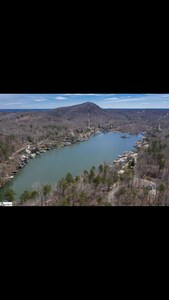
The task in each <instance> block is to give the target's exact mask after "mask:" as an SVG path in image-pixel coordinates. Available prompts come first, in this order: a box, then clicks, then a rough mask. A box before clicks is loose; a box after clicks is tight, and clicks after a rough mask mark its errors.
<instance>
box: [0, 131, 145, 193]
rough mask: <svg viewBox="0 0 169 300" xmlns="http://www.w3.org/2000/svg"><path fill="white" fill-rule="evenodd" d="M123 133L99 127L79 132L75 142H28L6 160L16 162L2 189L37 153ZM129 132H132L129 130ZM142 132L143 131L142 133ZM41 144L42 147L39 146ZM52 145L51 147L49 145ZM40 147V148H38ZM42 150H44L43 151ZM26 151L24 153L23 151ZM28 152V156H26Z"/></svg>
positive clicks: (1, 187) (0, 186) (1, 186)
mask: <svg viewBox="0 0 169 300" xmlns="http://www.w3.org/2000/svg"><path fill="white" fill-rule="evenodd" d="M110 132H112V133H121V134H123V133H124V131H123V132H122V131H118V130H113V129H109V130H99V129H95V130H92V131H91V132H88V133H85V134H83V135H82V134H79V136H78V138H76V140H74V141H73V142H72V141H70V140H66V138H64V139H62V140H61V141H59V142H58V141H50V142H45V143H42V141H40V142H38V143H36V144H32V145H30V144H27V145H25V146H24V147H22V148H21V149H19V150H17V151H16V152H15V153H14V154H12V156H11V157H10V158H9V160H8V161H7V162H6V164H3V165H4V166H7V165H8V164H10V162H11V160H15V163H14V165H13V166H12V168H11V169H12V171H9V173H8V174H9V175H8V177H7V176H6V177H5V180H4V181H3V183H2V184H1V185H0V190H1V189H3V188H4V186H5V185H6V184H7V183H8V182H10V180H11V179H13V178H14V177H15V175H17V174H18V173H19V170H20V169H21V168H22V167H24V166H25V165H26V163H28V162H29V160H30V159H34V158H35V157H36V155H38V154H43V153H45V152H47V151H50V150H52V149H57V148H58V149H59V148H64V147H67V146H71V145H74V144H78V143H80V142H84V141H88V140H89V138H90V137H92V136H95V135H98V134H101V133H103V134H104V133H105V134H106V133H110ZM127 133H129V134H131V133H130V132H127ZM137 134H140V132H139V133H136V134H132V135H137ZM141 134H142V133H141ZM38 145H40V147H39V146H38ZM49 145H50V147H49ZM37 148H38V149H37ZM27 149H31V150H30V151H31V153H29V155H28V153H25V152H26V150H27ZM35 149H37V151H36V152H39V153H38V154H36V152H33V153H35V156H34V157H30V155H32V154H33V153H32V151H35ZM41 151H42V152H41ZM23 152H24V153H23ZM15 154H17V156H16V157H15V156H14V155H15ZM26 154H27V156H28V157H27V156H26ZM21 156H22V157H23V156H26V157H27V158H26V162H25V163H24V165H23V166H22V167H20V165H21V164H22V162H23V161H24V159H22V160H21V158H20V157H21Z"/></svg>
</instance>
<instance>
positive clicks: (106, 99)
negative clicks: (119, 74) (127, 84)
mask: <svg viewBox="0 0 169 300" xmlns="http://www.w3.org/2000/svg"><path fill="white" fill-rule="evenodd" d="M115 99H118V98H117V97H113V98H105V99H104V100H115Z"/></svg>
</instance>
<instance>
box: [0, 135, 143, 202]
mask: <svg viewBox="0 0 169 300" xmlns="http://www.w3.org/2000/svg"><path fill="white" fill-rule="evenodd" d="M123 135H124V133H120V132H109V133H104V134H103V133H101V134H98V135H95V136H92V137H90V138H89V140H88V141H85V142H81V143H77V144H73V145H71V146H67V147H65V148H59V149H52V150H50V151H47V152H46V153H43V154H40V155H38V156H37V157H36V158H34V159H31V160H29V162H28V164H27V165H26V166H25V167H24V168H23V169H21V170H20V171H19V173H18V174H17V175H16V176H15V178H14V179H12V180H11V181H10V182H8V183H7V184H6V185H5V186H4V187H3V188H1V190H0V199H2V194H3V192H4V190H5V189H6V188H9V187H10V188H12V189H14V191H15V192H16V199H19V197H20V195H21V194H22V193H23V192H24V191H25V190H32V189H34V188H35V186H36V184H39V183H42V184H44V183H45V184H46V183H49V184H54V183H56V182H57V181H58V180H59V179H61V178H62V177H65V175H66V174H67V173H68V172H70V173H71V174H72V175H73V176H76V175H78V174H80V173H81V172H83V171H84V170H89V169H90V168H91V167H92V166H95V167H98V166H99V165H100V164H101V163H104V162H106V163H109V164H111V163H113V160H115V159H116V158H117V156H118V155H119V154H122V153H123V152H124V151H131V150H133V149H134V148H133V146H134V144H135V143H136V141H138V140H139V139H141V138H142V137H143V136H142V134H138V135H129V134H128V133H125V135H126V136H129V138H121V136H123Z"/></svg>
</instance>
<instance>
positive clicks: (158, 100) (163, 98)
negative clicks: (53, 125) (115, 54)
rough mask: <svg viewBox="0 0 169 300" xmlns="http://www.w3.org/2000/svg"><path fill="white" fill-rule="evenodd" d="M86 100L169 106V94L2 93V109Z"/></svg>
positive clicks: (115, 104) (123, 105) (121, 105)
mask: <svg viewBox="0 0 169 300" xmlns="http://www.w3.org/2000/svg"><path fill="white" fill-rule="evenodd" d="M86 101H88V102H94V103H96V104H97V105H99V106H100V107H102V108H169V94H0V109H12V108H13V109H22V108H32V109H33V108H51V109H52V108H57V107H61V106H69V105H74V104H80V103H83V102H86Z"/></svg>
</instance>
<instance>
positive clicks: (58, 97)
mask: <svg viewBox="0 0 169 300" xmlns="http://www.w3.org/2000/svg"><path fill="white" fill-rule="evenodd" d="M55 99H56V100H65V99H67V98H66V97H62V96H57V97H56V98H55Z"/></svg>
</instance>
